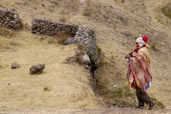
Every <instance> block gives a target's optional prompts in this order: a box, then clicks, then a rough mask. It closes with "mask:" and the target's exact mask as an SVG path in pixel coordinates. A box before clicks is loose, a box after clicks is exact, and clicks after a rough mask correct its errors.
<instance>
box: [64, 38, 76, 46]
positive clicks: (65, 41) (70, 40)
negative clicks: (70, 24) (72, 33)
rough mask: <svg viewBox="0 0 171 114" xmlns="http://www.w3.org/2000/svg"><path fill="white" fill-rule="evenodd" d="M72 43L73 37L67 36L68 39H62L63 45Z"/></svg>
mask: <svg viewBox="0 0 171 114" xmlns="http://www.w3.org/2000/svg"><path fill="white" fill-rule="evenodd" d="M73 43H74V41H73V38H68V39H66V40H64V42H63V44H64V45H68V44H73Z"/></svg>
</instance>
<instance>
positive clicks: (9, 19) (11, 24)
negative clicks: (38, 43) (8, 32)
mask: <svg viewBox="0 0 171 114" xmlns="http://www.w3.org/2000/svg"><path fill="white" fill-rule="evenodd" d="M0 26H1V27H7V28H9V29H14V30H18V29H21V28H22V22H21V19H20V17H19V15H18V14H17V12H16V11H15V9H7V8H0Z"/></svg>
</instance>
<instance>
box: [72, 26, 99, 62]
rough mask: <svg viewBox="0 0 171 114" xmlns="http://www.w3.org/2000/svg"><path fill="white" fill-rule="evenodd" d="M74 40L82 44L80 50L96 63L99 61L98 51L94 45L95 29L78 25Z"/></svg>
mask: <svg viewBox="0 0 171 114" xmlns="http://www.w3.org/2000/svg"><path fill="white" fill-rule="evenodd" d="M73 40H74V42H75V43H76V44H78V45H81V46H82V48H83V49H82V50H83V51H85V52H86V53H87V54H88V56H89V57H90V59H91V61H93V62H94V63H95V64H96V65H98V62H99V52H98V49H97V46H96V34H95V31H93V30H91V29H89V28H88V27H87V26H86V25H82V26H80V27H79V29H78V31H77V33H76V35H75V37H74V39H73Z"/></svg>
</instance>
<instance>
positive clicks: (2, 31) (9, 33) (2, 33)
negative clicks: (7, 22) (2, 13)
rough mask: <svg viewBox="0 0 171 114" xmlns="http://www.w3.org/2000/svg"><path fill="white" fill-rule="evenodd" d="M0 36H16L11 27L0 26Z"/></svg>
mask: <svg viewBox="0 0 171 114" xmlns="http://www.w3.org/2000/svg"><path fill="white" fill-rule="evenodd" d="M0 36H4V37H5V38H13V37H15V36H16V32H15V31H14V30H11V29H7V28H4V27H0Z"/></svg>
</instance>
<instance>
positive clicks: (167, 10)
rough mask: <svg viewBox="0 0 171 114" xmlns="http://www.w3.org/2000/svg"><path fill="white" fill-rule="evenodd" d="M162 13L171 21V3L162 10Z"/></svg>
mask: <svg viewBox="0 0 171 114" xmlns="http://www.w3.org/2000/svg"><path fill="white" fill-rule="evenodd" d="M162 13H163V14H164V15H165V16H167V17H168V18H170V19H171V3H169V4H167V5H166V6H165V7H163V8H162Z"/></svg>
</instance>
